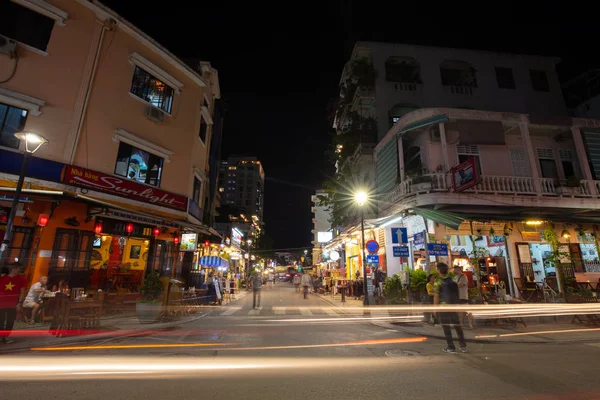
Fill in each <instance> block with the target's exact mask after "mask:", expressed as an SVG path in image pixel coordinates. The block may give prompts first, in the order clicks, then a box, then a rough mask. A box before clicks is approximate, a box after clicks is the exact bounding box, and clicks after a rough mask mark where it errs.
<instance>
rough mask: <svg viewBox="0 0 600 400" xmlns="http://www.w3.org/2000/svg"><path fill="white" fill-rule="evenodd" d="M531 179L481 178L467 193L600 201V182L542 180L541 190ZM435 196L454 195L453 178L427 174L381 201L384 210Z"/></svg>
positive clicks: (540, 181) (400, 185) (439, 174)
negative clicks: (436, 194) (409, 200)
mask: <svg viewBox="0 0 600 400" xmlns="http://www.w3.org/2000/svg"><path fill="white" fill-rule="evenodd" d="M536 186H537V185H536V182H535V179H534V178H531V177H520V176H485V175H484V176H480V179H479V183H478V184H477V185H475V186H473V187H471V188H469V189H467V190H465V193H471V194H488V195H499V196H545V197H549V196H552V197H557V198H558V197H568V198H600V195H599V194H600V181H588V180H581V181H580V185H579V186H576V187H568V186H566V182H563V181H561V182H558V181H556V180H555V179H551V178H540V179H539V189H537V188H536ZM432 192H438V193H442V192H445V193H453V192H454V188H453V185H452V177H451V176H450V175H447V174H444V173H437V174H428V175H424V176H423V177H422V178H420V179H419V182H418V183H414V182H413V180H412V179H410V178H408V179H406V180H404V181H403V182H401V183H399V184H398V185H397V186H396V187H395V188H394V189H393V190H392V191H391V192H389V193H387V194H386V195H385V196H384V197H383V198H382V201H381V204H382V207H381V209H385V208H387V207H389V206H392V205H394V204H396V203H398V202H400V201H403V200H406V199H409V198H411V197H414V196H419V195H422V194H429V193H432Z"/></svg>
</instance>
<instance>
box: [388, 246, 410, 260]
mask: <svg viewBox="0 0 600 400" xmlns="http://www.w3.org/2000/svg"><path fill="white" fill-rule="evenodd" d="M392 250H393V252H394V257H410V253H409V251H408V246H394V247H392Z"/></svg>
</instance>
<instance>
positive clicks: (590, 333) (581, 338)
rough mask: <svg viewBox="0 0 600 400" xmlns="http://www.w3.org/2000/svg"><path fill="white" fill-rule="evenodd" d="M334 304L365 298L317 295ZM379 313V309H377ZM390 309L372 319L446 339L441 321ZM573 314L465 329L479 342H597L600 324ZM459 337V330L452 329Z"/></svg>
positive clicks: (467, 335)
mask: <svg viewBox="0 0 600 400" xmlns="http://www.w3.org/2000/svg"><path fill="white" fill-rule="evenodd" d="M317 296H319V297H320V298H321V299H322V300H324V301H325V302H327V303H329V304H331V305H332V306H335V307H338V308H341V309H344V308H358V307H363V302H362V300H354V299H352V298H348V297H347V298H346V302H345V303H342V301H341V296H339V295H338V296H335V297H332V296H331V295H321V294H320V295H317ZM377 308H378V307H377V306H370V307H368V308H365V310H374V311H375V310H377ZM374 314H375V313H374ZM383 314H387V315H389V313H387V311H385V310H381V311H380V312H378V311H376V315H377V318H378V321H371V323H372V324H373V325H376V326H379V327H382V328H386V329H389V330H395V331H401V332H404V333H408V334H411V335H415V336H425V337H430V338H437V339H444V332H443V331H442V327H441V326H440V325H435V326H433V325H430V324H426V323H420V322H416V323H415V322H410V323H407V322H391V320H390V322H387V321H385V318H383V319H384V320H383V321H382V320H381V319H382V318H381V315H383ZM571 319H572V317H570V316H569V317H565V318H563V319H562V322H548V323H539V322H537V321H535V320H527V319H526V320H525V322H526V324H527V326H526V327H524V326H523V325H520V324H519V325H518V326H516V327H512V326H511V327H505V326H485V325H483V322H482V321H481V320H475V329H473V330H471V329H468V328H466V329H464V330H463V331H464V335H465V340H466V341H467V342H476V343H571V342H594V341H599V340H600V326H597V325H587V324H572V323H571ZM452 334H453V335H454V337H455V338H456V332H455V331H454V330H452Z"/></svg>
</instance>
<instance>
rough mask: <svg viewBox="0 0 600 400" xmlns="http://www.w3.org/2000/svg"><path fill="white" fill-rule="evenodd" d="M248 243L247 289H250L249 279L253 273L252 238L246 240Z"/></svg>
mask: <svg viewBox="0 0 600 400" xmlns="http://www.w3.org/2000/svg"><path fill="white" fill-rule="evenodd" d="M246 244H247V245H248V269H247V272H246V282H247V283H246V290H250V285H249V279H250V275H252V256H251V255H250V246H252V239H248V240H246Z"/></svg>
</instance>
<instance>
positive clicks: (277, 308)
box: [273, 307, 285, 315]
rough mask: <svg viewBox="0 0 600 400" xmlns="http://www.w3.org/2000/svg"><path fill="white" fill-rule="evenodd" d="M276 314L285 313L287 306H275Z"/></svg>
mask: <svg viewBox="0 0 600 400" xmlns="http://www.w3.org/2000/svg"><path fill="white" fill-rule="evenodd" d="M273 312H274V313H275V315H285V307H273Z"/></svg>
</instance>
